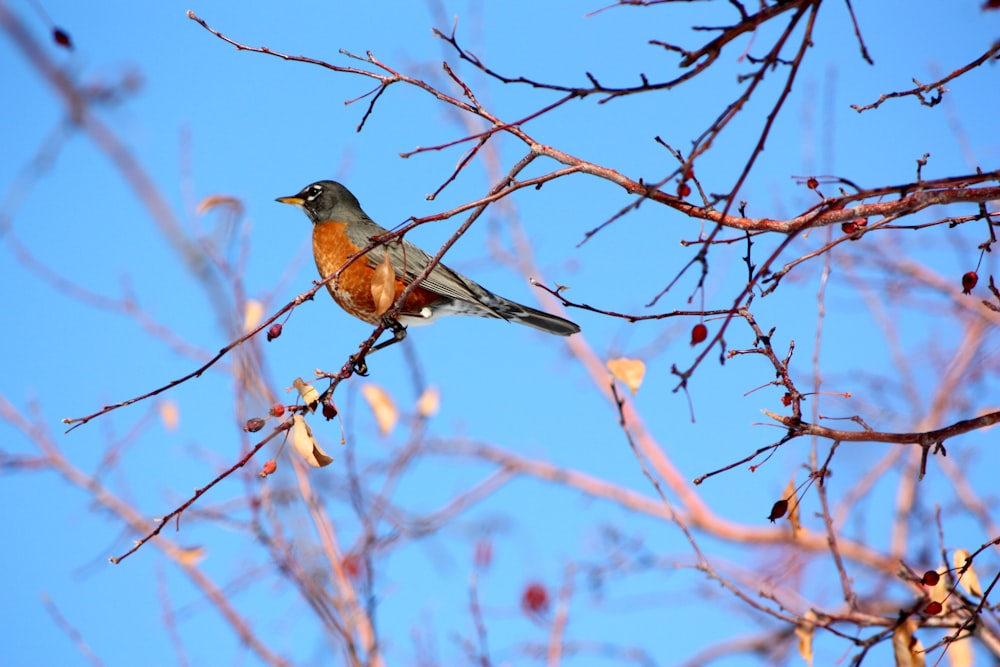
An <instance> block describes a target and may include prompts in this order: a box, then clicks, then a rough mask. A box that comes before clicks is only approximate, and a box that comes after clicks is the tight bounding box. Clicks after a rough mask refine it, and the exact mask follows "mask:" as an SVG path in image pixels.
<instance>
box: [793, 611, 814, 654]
mask: <svg viewBox="0 0 1000 667" xmlns="http://www.w3.org/2000/svg"><path fill="white" fill-rule="evenodd" d="M815 632H816V613H815V612H814V611H813V610H812V609H810V610H809V611H807V612H806V614H805V616H803V617H802V620H801V621H799V623H798V624H797V625H796V626H795V636H796V637H798V639H799V655H800V656H802V659H803V660H805V661H806V664H807V665H809V667H812V664H813V635H814V634H815Z"/></svg>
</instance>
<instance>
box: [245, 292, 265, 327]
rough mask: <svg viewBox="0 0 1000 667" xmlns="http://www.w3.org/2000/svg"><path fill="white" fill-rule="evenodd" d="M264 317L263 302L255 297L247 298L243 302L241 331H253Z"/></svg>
mask: <svg viewBox="0 0 1000 667" xmlns="http://www.w3.org/2000/svg"><path fill="white" fill-rule="evenodd" d="M262 317H264V304H262V303H261V302H260V301H257V299H247V302H246V303H245V304H243V333H246V332H247V331H253V330H254V329H256V328H257V325H258V324H260V319H261V318H262Z"/></svg>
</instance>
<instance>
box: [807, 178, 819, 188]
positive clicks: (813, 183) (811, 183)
mask: <svg viewBox="0 0 1000 667" xmlns="http://www.w3.org/2000/svg"><path fill="white" fill-rule="evenodd" d="M806 187H807V188H809V189H810V190H815V189H816V188H818V187H819V181H817V180H816V177H815V176H810V177H809V180H807V181H806Z"/></svg>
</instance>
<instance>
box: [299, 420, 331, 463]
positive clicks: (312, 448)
mask: <svg viewBox="0 0 1000 667" xmlns="http://www.w3.org/2000/svg"><path fill="white" fill-rule="evenodd" d="M292 447H294V448H295V451H296V452H298V453H299V456H301V457H302V458H304V459H305V460H306V463H308V464H309V465H311V466H312V467H314V468H322V467H323V466H328V465H330V464H331V463H333V457H332V456H329V455H328V454H327V453H326V452H324V451H323V448H322V447H320V446H319V444H318V443H317V442H316V438H314V437H313V434H312V429H311V428H309V424H307V423H306V420H305V418H304V417H303V416H302V415H300V414H296V415H295V416H294V417H292Z"/></svg>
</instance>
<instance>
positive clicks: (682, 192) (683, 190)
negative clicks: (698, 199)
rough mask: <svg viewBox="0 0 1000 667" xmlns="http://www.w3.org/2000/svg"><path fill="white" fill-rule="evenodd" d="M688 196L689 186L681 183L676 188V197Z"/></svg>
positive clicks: (689, 192)
mask: <svg viewBox="0 0 1000 667" xmlns="http://www.w3.org/2000/svg"><path fill="white" fill-rule="evenodd" d="M689 194H691V186H690V185H688V184H687V183H681V184H680V185H678V186H677V196H678V197H687V196H688V195H689Z"/></svg>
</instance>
